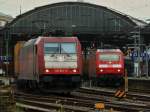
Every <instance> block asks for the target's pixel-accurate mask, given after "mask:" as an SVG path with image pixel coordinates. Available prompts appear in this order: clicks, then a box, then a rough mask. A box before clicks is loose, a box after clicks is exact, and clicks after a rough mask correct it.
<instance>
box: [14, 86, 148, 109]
mask: <svg viewBox="0 0 150 112" xmlns="http://www.w3.org/2000/svg"><path fill="white" fill-rule="evenodd" d="M15 98H16V101H17V105H18V106H22V107H23V106H24V107H26V108H30V109H33V110H38V111H43V112H48V111H50V110H51V111H52V110H53V111H58V110H63V109H64V110H65V112H70V111H73V112H93V111H94V112H95V108H94V104H95V103H97V102H104V103H105V106H106V109H110V108H113V109H114V110H117V111H123V112H138V111H144V110H149V109H150V104H149V103H148V102H144V101H137V100H136V101H135V100H134V101H131V100H117V99H116V98H114V97H112V96H111V94H110V93H108V92H106V91H105V92H100V91H98V90H97V92H96V90H95V91H94V90H92V89H91V90H90V89H87V88H81V89H79V90H78V91H75V92H72V93H71V95H69V96H66V95H56V94H55V95H54V94H50V95H41V94H27V93H22V92H18V93H16V94H15Z"/></svg>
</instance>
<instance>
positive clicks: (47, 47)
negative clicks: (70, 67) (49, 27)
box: [44, 43, 60, 54]
mask: <svg viewBox="0 0 150 112" xmlns="http://www.w3.org/2000/svg"><path fill="white" fill-rule="evenodd" d="M44 51H45V54H50V53H59V51H60V49H59V44H58V43H45V44H44Z"/></svg>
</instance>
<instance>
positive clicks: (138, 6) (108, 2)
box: [0, 0, 150, 20]
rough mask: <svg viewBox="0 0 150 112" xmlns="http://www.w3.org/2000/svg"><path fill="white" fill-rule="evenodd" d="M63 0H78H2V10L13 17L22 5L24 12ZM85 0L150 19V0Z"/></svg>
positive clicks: (0, 7) (0, 5) (0, 2)
mask: <svg viewBox="0 0 150 112" xmlns="http://www.w3.org/2000/svg"><path fill="white" fill-rule="evenodd" d="M63 1H76V0H0V12H2V13H5V14H9V15H11V16H13V17H15V16H17V15H19V12H20V11H19V10H20V5H21V7H22V13H24V12H26V11H28V10H31V9H33V8H35V7H38V6H43V5H47V4H52V3H56V2H63ZM84 1H85V2H89V3H93V4H97V5H102V6H107V7H110V8H113V9H115V10H118V11H121V12H123V13H125V14H128V15H131V16H133V17H136V18H139V19H142V20H146V19H150V0H84Z"/></svg>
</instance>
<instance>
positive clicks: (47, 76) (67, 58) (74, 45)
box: [18, 37, 82, 92]
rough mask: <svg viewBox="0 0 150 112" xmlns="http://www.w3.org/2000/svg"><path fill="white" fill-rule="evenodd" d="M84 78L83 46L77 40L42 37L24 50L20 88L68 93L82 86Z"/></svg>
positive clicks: (23, 48)
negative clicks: (38, 88)
mask: <svg viewBox="0 0 150 112" xmlns="http://www.w3.org/2000/svg"><path fill="white" fill-rule="evenodd" d="M81 74H82V54H81V45H80V42H79V40H78V39H77V38H76V37H38V38H37V39H32V40H29V41H28V42H26V43H25V44H24V46H23V47H22V48H21V50H20V72H19V76H18V82H19V83H21V84H20V85H28V86H35V85H36V86H37V85H38V86H39V87H40V88H42V89H45V88H46V89H48V88H50V89H51V91H52V89H56V91H57V90H58V92H61V91H64V92H65V91H67V90H69V91H70V90H72V89H75V88H78V87H79V86H80V77H81ZM57 87H58V88H59V89H57ZM62 87H67V88H66V89H67V90H65V88H62Z"/></svg>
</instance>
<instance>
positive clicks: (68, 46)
mask: <svg viewBox="0 0 150 112" xmlns="http://www.w3.org/2000/svg"><path fill="white" fill-rule="evenodd" d="M61 53H76V44H75V43H62V44H61Z"/></svg>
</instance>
